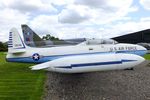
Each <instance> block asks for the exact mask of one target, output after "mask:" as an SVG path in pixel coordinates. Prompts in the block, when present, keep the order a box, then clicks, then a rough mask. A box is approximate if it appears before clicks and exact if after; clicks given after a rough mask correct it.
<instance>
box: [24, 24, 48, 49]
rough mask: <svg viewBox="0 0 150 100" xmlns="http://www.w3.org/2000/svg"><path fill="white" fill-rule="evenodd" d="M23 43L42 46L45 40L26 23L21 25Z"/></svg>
mask: <svg viewBox="0 0 150 100" xmlns="http://www.w3.org/2000/svg"><path fill="white" fill-rule="evenodd" d="M21 27H22V32H23V37H24V41H25V44H26V45H27V46H31V47H38V46H44V45H45V42H44V41H43V40H42V39H41V38H40V37H39V36H38V35H37V34H36V33H35V32H34V31H33V30H32V29H31V28H30V27H29V26H27V25H21Z"/></svg>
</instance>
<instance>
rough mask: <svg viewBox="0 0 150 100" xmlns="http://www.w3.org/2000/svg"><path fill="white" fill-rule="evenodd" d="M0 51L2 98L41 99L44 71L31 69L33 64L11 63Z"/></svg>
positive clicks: (15, 99) (8, 99) (0, 88)
mask: <svg viewBox="0 0 150 100" xmlns="http://www.w3.org/2000/svg"><path fill="white" fill-rule="evenodd" d="M5 56H6V54H4V53H3V52H0V100H41V99H42V95H43V87H44V81H45V78H46V75H45V72H44V71H31V70H30V68H29V66H32V64H22V63H10V62H6V61H5Z"/></svg>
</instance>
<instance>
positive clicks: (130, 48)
mask: <svg viewBox="0 0 150 100" xmlns="http://www.w3.org/2000/svg"><path fill="white" fill-rule="evenodd" d="M124 50H130V51H134V50H137V48H136V47H135V46H133V47H112V48H110V51H124Z"/></svg>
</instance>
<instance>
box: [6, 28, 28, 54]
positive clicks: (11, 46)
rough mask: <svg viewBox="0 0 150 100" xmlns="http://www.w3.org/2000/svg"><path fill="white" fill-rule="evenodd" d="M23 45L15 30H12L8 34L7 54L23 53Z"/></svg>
mask: <svg viewBox="0 0 150 100" xmlns="http://www.w3.org/2000/svg"><path fill="white" fill-rule="evenodd" d="M25 48H26V47H25V44H24V42H23V41H22V39H21V37H20V35H19V33H18V31H17V29H16V28H12V29H11V30H10V32H9V41H8V53H21V52H25Z"/></svg>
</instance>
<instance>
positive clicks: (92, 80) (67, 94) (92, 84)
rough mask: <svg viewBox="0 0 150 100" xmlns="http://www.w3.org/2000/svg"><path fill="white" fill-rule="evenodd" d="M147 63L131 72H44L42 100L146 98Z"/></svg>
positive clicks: (149, 94) (149, 88) (149, 93)
mask: <svg viewBox="0 0 150 100" xmlns="http://www.w3.org/2000/svg"><path fill="white" fill-rule="evenodd" d="M149 62H150V61H145V62H144V63H143V64H141V65H139V66H138V67H136V68H135V69H134V71H132V70H121V71H107V72H93V73H84V74H60V73H52V72H47V81H46V84H45V95H44V100H150V65H148V63H149Z"/></svg>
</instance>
